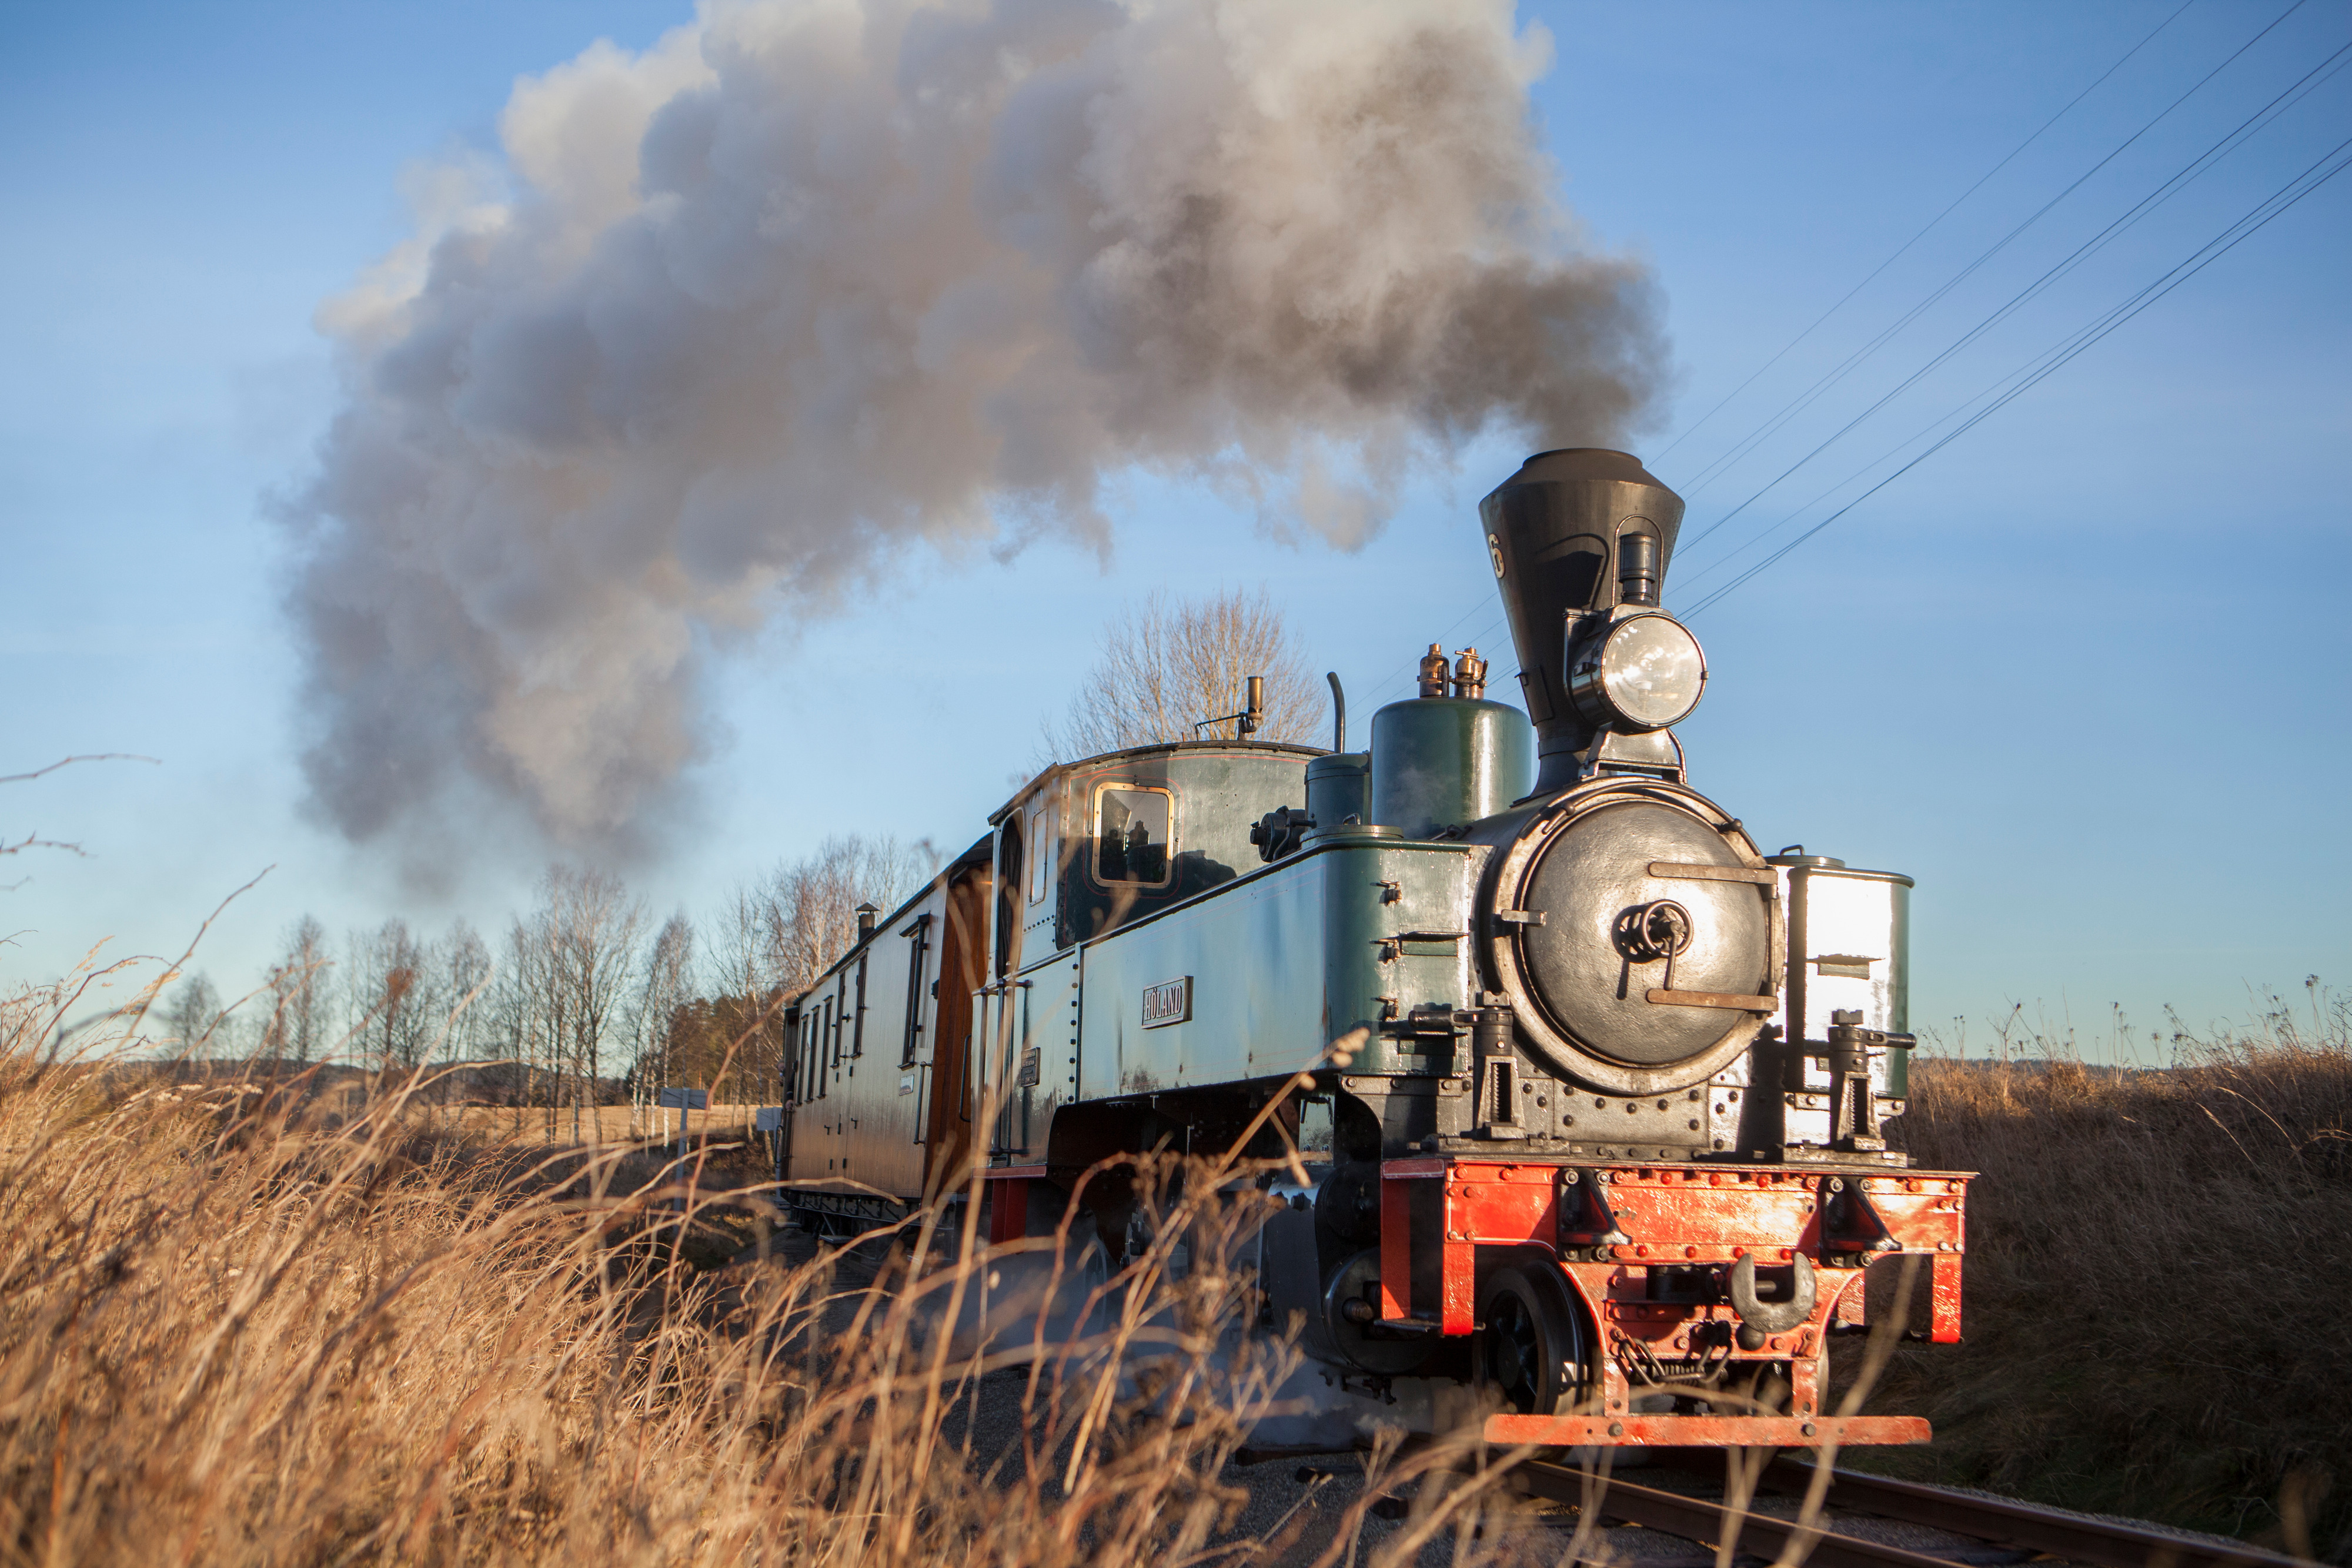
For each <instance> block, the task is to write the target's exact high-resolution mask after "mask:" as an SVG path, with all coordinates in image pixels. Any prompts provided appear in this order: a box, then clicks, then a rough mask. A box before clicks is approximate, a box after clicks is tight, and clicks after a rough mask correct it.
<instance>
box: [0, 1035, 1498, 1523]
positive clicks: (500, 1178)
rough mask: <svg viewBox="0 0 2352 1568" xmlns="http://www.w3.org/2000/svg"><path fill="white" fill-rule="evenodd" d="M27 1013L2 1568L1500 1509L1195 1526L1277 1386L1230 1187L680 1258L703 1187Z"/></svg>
mask: <svg viewBox="0 0 2352 1568" xmlns="http://www.w3.org/2000/svg"><path fill="white" fill-rule="evenodd" d="M57 1005H58V998H57V997H56V996H55V995H53V994H50V993H46V992H38V993H29V994H25V995H20V996H18V997H17V998H15V999H13V1000H10V1001H7V1002H5V1003H0V1023H5V1036H0V1194H5V1202H6V1204H7V1206H8V1210H9V1213H10V1216H11V1220H12V1223H11V1225H10V1227H9V1234H8V1236H7V1238H6V1239H5V1243H0V1281H5V1282H0V1560H5V1561H6V1562H12V1563H16V1562H21V1563H33V1562H39V1563H115V1562H125V1563H128V1562H135V1563H141V1564H150V1563H215V1562H236V1563H286V1564H298V1563H299V1564H310V1563H360V1562H391V1561H401V1562H468V1563H474V1562H479V1563H505V1562H518V1563H522V1562H530V1563H536V1562H560V1563H573V1564H576V1563H590V1562H593V1563H606V1562H614V1563H621V1562H646V1563H654V1562H659V1563H689V1562H709V1563H727V1564H730V1568H731V1565H736V1564H743V1563H812V1564H814V1563H826V1564H833V1563H840V1564H866V1563H937V1562H956V1563H1005V1564H1014V1563H1018V1564H1023V1565H1024V1568H1028V1565H1044V1564H1059V1563H1077V1562H1081V1561H1086V1562H1138V1561H1152V1562H1159V1563H1180V1564H1181V1563H1238V1562H1242V1561H1247V1560H1251V1559H1252V1558H1254V1557H1260V1556H1263V1555H1265V1553H1269V1552H1281V1553H1283V1554H1284V1561H1286V1562H1296V1563H1318V1562H1319V1563H1325V1564H1334V1563H1340V1562H1343V1561H1345V1562H1348V1563H1403V1562H1411V1561H1413V1560H1415V1559H1416V1557H1417V1556H1418V1555H1419V1554H1420V1552H1422V1551H1423V1549H1424V1547H1426V1546H1427V1545H1428V1544H1429V1543H1430V1542H1431V1541H1432V1540H1433V1538H1434V1537H1436V1536H1438V1535H1439V1534H1440V1533H1441V1532H1444V1531H1447V1530H1448V1529H1449V1528H1451V1526H1452V1525H1453V1524H1454V1522H1455V1521H1458V1520H1461V1519H1465V1518H1468V1519H1477V1518H1480V1517H1482V1511H1487V1512H1486V1513H1485V1514H1484V1515H1483V1516H1484V1517H1487V1518H1489V1520H1490V1521H1494V1520H1499V1519H1502V1518H1504V1517H1506V1516H1507V1515H1508V1514H1509V1512H1510V1511H1511V1509H1512V1507H1513V1506H1515V1505H1513V1504H1511V1503H1509V1502H1508V1501H1507V1500H1501V1499H1499V1498H1497V1497H1496V1487H1495V1485H1494V1481H1493V1478H1491V1477H1488V1478H1485V1479H1478V1480H1473V1481H1465V1482H1460V1483H1458V1484H1448V1485H1444V1486H1433V1487H1424V1488H1421V1489H1419V1490H1420V1492H1421V1498H1420V1500H1419V1501H1418V1502H1417V1503H1416V1505H1415V1512H1414V1513H1413V1515H1412V1518H1411V1519H1409V1520H1408V1521H1405V1522H1404V1523H1403V1524H1402V1526H1400V1527H1398V1528H1395V1529H1394V1530H1388V1529H1386V1527H1381V1529H1377V1530H1375V1531H1372V1534H1373V1535H1377V1536H1383V1537H1384V1540H1383V1541H1381V1542H1374V1541H1373V1540H1371V1539H1370V1537H1369V1536H1367V1535H1366V1534H1365V1510H1366V1509H1367V1508H1368V1507H1369V1505H1370V1501H1371V1500H1373V1498H1374V1497H1375V1496H1376V1495H1377V1494H1378V1493H1379V1492H1380V1491H1381V1490H1394V1488H1393V1486H1392V1485H1391V1486H1386V1487H1383V1486H1378V1485H1376V1486H1371V1487H1368V1488H1367V1489H1366V1490H1365V1492H1364V1494H1363V1497H1362V1499H1361V1500H1359V1501H1358V1502H1357V1503H1356V1504H1354V1505H1353V1506H1351V1507H1350V1508H1349V1509H1348V1510H1347V1511H1344V1512H1343V1513H1341V1514H1340V1515H1339V1517H1337V1518H1334V1517H1332V1516H1331V1515H1329V1514H1328V1513H1327V1514H1326V1515H1325V1516H1324V1517H1323V1518H1322V1519H1320V1520H1319V1521H1317V1524H1316V1534H1315V1535H1314V1537H1313V1538H1312V1539H1301V1538H1300V1537H1299V1526H1300V1524H1301V1523H1302V1522H1303V1521H1299V1520H1294V1521H1291V1523H1290V1525H1289V1526H1288V1530H1287V1534H1286V1533H1285V1531H1284V1530H1282V1529H1277V1530H1276V1531H1274V1539H1273V1540H1272V1541H1271V1542H1270V1543H1266V1544H1263V1545H1261V1544H1258V1543H1253V1542H1245V1541H1234V1540H1233V1539H1232V1538H1231V1537H1232V1531H1233V1528H1234V1522H1235V1521H1236V1518H1237V1511H1238V1509H1239V1507H1240V1505H1241V1504H1242V1503H1243V1502H1244V1494H1243V1493H1242V1492H1241V1490H1239V1489H1238V1488H1236V1487H1235V1486H1234V1485H1233V1484H1232V1483H1231V1482H1230V1481H1229V1480H1227V1479H1221V1476H1222V1474H1223V1471H1224V1466H1225V1463H1226V1460H1227V1459H1228V1458H1229V1457H1230V1456H1231V1455H1232V1453H1233V1452H1234V1449H1235V1448H1237V1447H1238V1446H1239V1444H1240V1443H1241V1441H1242V1439H1243V1437H1244V1434H1245V1431H1246V1428H1247V1426H1248V1423H1249V1422H1250V1420H1251V1419H1252V1418H1253V1416H1255V1415H1256V1414H1257V1413H1258V1412H1259V1411H1260V1410H1262V1409H1264V1408H1265V1406H1266V1404H1267V1402H1268V1399H1269V1396H1270V1394H1271V1391H1272V1390H1273V1389H1274V1387H1275V1385H1276V1383H1277V1382H1278V1381H1279V1379H1280V1378H1281V1376H1282V1375H1283V1374H1284V1373H1285V1372H1286V1369H1287V1366H1288V1362H1289V1358H1288V1356H1287V1353H1286V1352H1285V1351H1284V1350H1283V1349H1282V1348H1281V1347H1279V1346H1276V1347H1274V1348H1273V1349H1272V1350H1271V1351H1270V1352H1262V1353H1255V1354H1253V1353H1251V1352H1249V1351H1247V1350H1245V1349H1241V1348H1238V1346H1239V1345H1240V1343H1241V1342H1240V1341H1239V1339H1238V1337H1237V1336H1236V1335H1234V1334H1233V1333H1230V1332H1229V1331H1230V1329H1231V1327H1232V1325H1233V1324H1234V1322H1236V1321H1237V1319H1238V1317H1239V1316H1240V1315H1241V1313H1242V1312H1244V1311H1245V1310H1247V1309H1248V1307H1249V1305H1250V1303H1251V1298H1250V1296H1249V1294H1248V1292H1249V1289H1250V1281H1249V1279H1248V1278H1247V1276H1245V1275H1244V1274H1242V1273H1240V1272H1238V1271H1236V1270H1232V1269H1230V1268H1227V1267H1224V1266H1223V1265H1222V1264H1221V1263H1220V1262H1219V1261H1218V1260H1220V1259H1222V1258H1224V1257H1226V1256H1229V1255H1230V1252H1231V1249H1232V1246H1233V1244H1234V1242H1235V1241H1236V1240H1237V1239H1238V1238H1239V1237H1240V1236H1241V1235H1242V1234H1243V1233H1244V1232H1245V1231H1246V1230H1247V1228H1249V1227H1251V1226H1252V1225H1254V1224H1255V1223H1256V1222H1257V1218H1258V1216H1259V1213H1260V1210H1261V1207H1262V1206H1263V1205H1266V1204H1270V1203H1271V1202H1272V1201H1273V1200H1271V1199H1269V1198H1265V1197H1263V1195H1261V1194H1259V1193H1257V1192H1256V1190H1255V1186H1254V1185H1251V1184H1246V1183H1245V1184H1244V1185H1243V1190H1242V1191H1240V1192H1239V1193H1234V1192H1233V1191H1230V1190H1229V1191H1225V1192H1222V1193H1221V1192H1220V1191H1219V1190H1218V1189H1219V1187H1220V1186H1221V1185H1226V1184H1224V1183H1223V1179H1222V1178H1223V1177H1226V1176H1231V1175H1232V1173H1231V1172H1216V1171H1212V1170H1209V1169H1207V1168H1206V1167H1204V1166H1200V1165H1198V1164H1197V1163H1195V1164H1192V1165H1190V1166H1186V1165H1181V1164H1171V1165H1168V1166H1161V1167H1158V1168H1157V1169H1156V1170H1153V1171H1150V1172H1147V1173H1146V1186H1147V1187H1148V1188H1149V1189H1150V1197H1149V1198H1148V1201H1149V1203H1150V1207H1151V1210H1152V1211H1156V1212H1157V1213H1159V1214H1160V1216H1162V1222H1161V1223H1160V1226H1159V1228H1158V1231H1157V1235H1156V1239H1154V1241H1153V1243H1152V1245H1151V1247H1150V1249H1148V1250H1147V1251H1145V1252H1143V1253H1142V1254H1140V1255H1139V1256H1138V1257H1136V1258H1134V1259H1132V1260H1129V1262H1128V1264H1127V1265H1126V1267H1125V1268H1124V1269H1123V1270H1120V1271H1118V1273H1116V1274H1109V1272H1108V1270H1105V1269H1103V1267H1102V1266H1101V1264H1100V1263H1099V1261H1096V1262H1094V1263H1093V1264H1092V1265H1091V1267H1092V1270H1093V1272H1092V1273H1091V1274H1090V1273H1089V1272H1088V1271H1087V1270H1088V1267H1089V1265H1088V1264H1087V1262H1086V1260H1084V1259H1083V1258H1082V1257H1081V1255H1080V1249H1077V1248H1076V1244H1075V1243H1074V1242H1073V1240H1072V1239H1071V1238H1069V1237H1067V1236H1063V1237H1058V1238H1048V1239H1041V1240H1037V1241H1032V1242H1028V1243H1024V1244H1020V1245H1019V1247H1018V1248H1016V1249H1015V1251H1014V1252H1013V1253H1006V1252H1003V1251H1000V1252H997V1253H994V1254H991V1253H989V1252H987V1250H986V1249H982V1248H981V1247H980V1246H978V1245H977V1244H976V1241H975V1239H974V1236H973V1235H972V1234H971V1231H970V1230H968V1229H962V1228H957V1227H956V1226H955V1225H953V1224H951V1223H946V1222H943V1216H944V1215H946V1214H948V1213H950V1211H949V1210H947V1209H944V1208H942V1209H940V1210H934V1211H933V1212H931V1213H930V1214H928V1215H926V1216H924V1217H923V1218H922V1219H921V1221H920V1223H919V1224H916V1225H910V1226H909V1227H908V1229H907V1231H906V1232H905V1234H904V1235H903V1236H902V1237H901V1238H900V1245H899V1246H898V1249H896V1251H895V1252H894V1253H893V1254H892V1255H891V1260H890V1261H889V1262H888V1263H887V1265H886V1266H885V1267H883V1268H882V1269H881V1270H880V1271H879V1273H878V1275H877V1277H876V1279H875V1282H874V1283H873V1285H872V1286H870V1287H867V1288H863V1289H845V1288H843V1287H842V1285H841V1281H842V1280H843V1278H844V1275H843V1273H842V1272H841V1270H839V1269H838V1268H837V1267H836V1264H837V1262H838V1259H837V1257H835V1256H834V1255H830V1254H827V1255H821V1256H820V1257H819V1258H818V1260H816V1261H815V1262H814V1263H808V1264H804V1265H801V1266H790V1265H787V1264H785V1263H783V1262H782V1261H779V1260H773V1259H770V1258H764V1257H761V1256H757V1255H755V1256H753V1257H752V1258H750V1259H748V1260H737V1261H736V1262H735V1263H734V1264H733V1265H732V1266H729V1267H723V1268H719V1267H708V1266H706V1267H703V1268H698V1267H697V1266H696V1259H697V1258H698V1256H699V1257H700V1258H701V1259H702V1260H704V1262H705V1263H706V1264H714V1263H716V1262H717V1261H718V1260H719V1258H721V1257H723V1256H724V1255H725V1254H726V1253H727V1252H728V1251H730V1250H731V1249H734V1248H735V1247H737V1246H739V1245H740V1244H741V1243H742V1241H743V1240H744V1239H746V1238H748V1237H751V1236H754V1235H756V1234H757V1233H758V1232H759V1231H760V1229H761V1224H762V1221H761V1216H760V1214H759V1212H758V1210H759V1203H758V1200H757V1199H756V1197H753V1196H751V1195H750V1194H747V1193H744V1192H742V1191H734V1192H729V1191H726V1190H724V1188H725V1186H728V1185H729V1184H728V1183H725V1182H719V1183H714V1182H712V1181H709V1180H707V1179H704V1178H706V1177H708V1176H709V1175H710V1174H711V1173H710V1172H709V1170H708V1169H707V1168H705V1169H703V1170H701V1171H699V1172H698V1171H697V1170H695V1169H692V1168H689V1169H687V1170H685V1171H684V1172H682V1173H677V1172H672V1173H668V1174H669V1175H671V1176H682V1178H683V1179H682V1180H681V1181H679V1182H677V1183H674V1184H673V1185H672V1186H662V1185H660V1179H661V1178H662V1177H663V1176H664V1175H665V1167H664V1166H662V1165H661V1164H660V1163H659V1160H658V1158H657V1156H655V1155H648V1154H644V1153H629V1152H625V1151H623V1150H613V1149H608V1150H604V1151H594V1150H575V1151H562V1152H554V1153H551V1152H548V1151H544V1150H533V1149H530V1148H527V1147H523V1148H519V1147H517V1146H516V1145H511V1144H508V1143H504V1142H498V1141H493V1140H491V1139H488V1138H487V1137H483V1136H481V1135H479V1134H468V1133H467V1132H465V1131H462V1130H449V1129H443V1130H438V1131H436V1130H435V1129H434V1128H433V1127H431V1126H430V1125H429V1124H427V1125H420V1124H418V1123H417V1122H416V1121H415V1119H414V1118H413V1117H411V1116H410V1115H409V1114H407V1110H408V1108H406V1107H404V1106H401V1105H399V1104H397V1103H391V1102H384V1103H378V1104H376V1105H374V1106H373V1107H369V1108H367V1109H365V1110H363V1111H362V1113H360V1114H358V1115H356V1116H352V1117H349V1118H341V1117H340V1116H338V1117H336V1118H334V1119H333V1121H332V1124H330V1118H329V1117H328V1116H327V1115H326V1114H325V1113H323V1111H322V1109H321V1108H320V1107H319V1106H317V1105H314V1104H309V1103H305V1101H304V1100H303V1098H302V1097H301V1095H300V1094H299V1092H293V1090H291V1089H289V1088H288V1087H286V1086H280V1087H279V1088H278V1090H276V1091H274V1092H264V1091H261V1090H257V1089H254V1088H250V1087H236V1086H233V1087H227V1088H222V1087H212V1086H207V1087H199V1088H195V1089H193V1090H187V1091H180V1090H173V1089H169V1088H160V1089H159V1088H156V1087H153V1086H152V1082H153V1081H152V1079H149V1080H148V1081H147V1082H148V1084H149V1086H146V1087H141V1086H140V1083H139V1081H138V1079H137V1077H136V1076H135V1075H130V1074H122V1073H108V1072H104V1071H95V1070H89V1069H80V1068H76V1067H73V1066H70V1065H67V1066H57V1065H51V1064H47V1063H45V1062H43V1061H41V1060H40V1057H39V1055H38V1052H37V1049H36V1046H37V1042H38V1041H40V1040H43V1039H44V1038H46V1037H47V1030H49V1029H50V1027H51V1020H52V1019H54V1016H55V1013H56V1009H57ZM297 1087H299V1086H297ZM702 1157H705V1158H708V1157H709V1156H708V1155H705V1156H702ZM739 1174H740V1173H739ZM674 1206H675V1207H674ZM753 1250H754V1253H755V1254H757V1253H758V1252H759V1251H760V1249H756V1248H755V1249H753ZM1180 1250H1181V1252H1182V1253H1183V1254H1184V1255H1186V1257H1187V1258H1188V1260H1189V1267H1187V1268H1185V1269H1183V1270H1176V1269H1173V1268H1171V1261H1172V1260H1174V1259H1175V1258H1176V1257H1177V1255H1178V1253H1179V1252H1180ZM1098 1257H1099V1255H1098V1254H1097V1259H1098ZM1106 1276H1108V1277H1106ZM1041 1302H1043V1303H1047V1304H1048V1307H1049V1308H1050V1310H1048V1307H1041V1306H1040V1305H1039V1303H1041ZM983 1320H985V1321H984V1322H983ZM991 1399H992V1400H994V1401H995V1402H996V1403H997V1406H998V1407H999V1411H1000V1415H1002V1413H1003V1411H1006V1410H1010V1411H1012V1412H1013V1416H1012V1417H1011V1419H1009V1421H1007V1420H1000V1422H999V1427H1000V1430H1001V1432H1002V1434H1003V1436H1002V1437H1001V1439H989V1438H987V1437H984V1436H983V1435H982V1433H981V1431H980V1424H979V1422H978V1417H979V1416H982V1415H983V1414H984V1412H983V1411H982V1410H981V1409H980V1406H982V1405H983V1404H985V1403H986V1402H987V1401H988V1400H991ZM1446 1458H1448V1456H1446V1455H1444V1454H1442V1453H1434V1452H1433V1453H1423V1454H1416V1455H1415V1456H1413V1457H1412V1458H1411V1459H1408V1460H1401V1459H1399V1458H1397V1457H1396V1456H1394V1455H1393V1454H1391V1455H1389V1456H1387V1457H1386V1458H1379V1459H1376V1462H1375V1467H1374V1468H1375V1469H1381V1468H1382V1467H1383V1466H1384V1467H1385V1475H1386V1477H1387V1478H1388V1480H1389V1481H1390V1482H1393V1483H1403V1482H1409V1481H1410V1480H1411V1479H1412V1474H1413V1472H1415V1471H1416V1470H1421V1471H1426V1470H1429V1469H1433V1468H1434V1467H1436V1466H1437V1465H1440V1464H1442V1463H1444V1462H1445V1460H1446ZM1467 1534H1468V1532H1467V1531H1465V1532H1464V1535H1465V1542H1464V1545H1465V1549H1466V1552H1467V1554H1466V1555H1464V1556H1462V1557H1460V1558H1458V1559H1457V1560H1458V1561H1461V1562H1464V1563H1472V1562H1485V1561H1496V1560H1497V1554H1498V1553H1503V1552H1511V1551H1516V1550H1517V1548H1516V1547H1514V1546H1512V1544H1511V1542H1512V1540H1513V1539H1514V1538H1513V1537H1512V1536H1511V1535H1510V1534H1509V1532H1507V1531H1497V1530H1491V1529H1490V1530H1489V1531H1487V1532H1486V1535H1487V1539H1486V1541H1485V1542H1482V1543H1478V1544H1476V1545H1475V1546H1473V1545H1471V1544H1470V1543H1469V1542H1467V1540H1466V1537H1467Z"/></svg>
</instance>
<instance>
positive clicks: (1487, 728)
mask: <svg viewBox="0 0 2352 1568" xmlns="http://www.w3.org/2000/svg"><path fill="white" fill-rule="evenodd" d="M1535 750H1536V741H1535V730H1534V728H1533V727H1531V726H1530V725H1529V724H1528V716H1527V715H1525V714H1523V713H1521V712H1520V711H1519V710H1518V709H1517V708H1515V707H1512V706H1509V705H1508V704H1507V703H1490V702H1486V701H1482V700H1478V699H1475V698H1463V697H1415V698H1410V699H1408V700H1406V701H1404V702H1400V703H1391V704H1390V705H1389V706H1386V707H1384V708H1382V709H1381V711H1380V712H1378V713H1376V714H1374V715H1373V716H1372V770H1371V772H1372V790H1371V795H1372V799H1371V812H1372V814H1371V821H1375V822H1379V823H1381V825H1383V826H1385V827H1391V828H1394V829H1396V830H1397V831H1400V832H1402V834H1404V836H1405V837H1407V838H1409V839H1425V838H1428V837H1430V836H1431V835H1432V834H1433V833H1436V832H1439V831H1443V830H1444V829H1447V828H1458V827H1461V826H1462V825H1464V824H1465V823H1467V822H1475V821H1478V820H1479V819H1481V818H1483V817H1491V816H1494V815H1495V814H1496V813H1497V812H1499V811H1505V810H1509V809H1510V807H1511V804H1512V803H1513V802H1514V801H1516V800H1520V799H1522V798H1523V797H1524V796H1526V794H1527V793H1528V790H1529V789H1533V788H1534V785H1535ZM1318 821H1320V819H1318Z"/></svg>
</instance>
